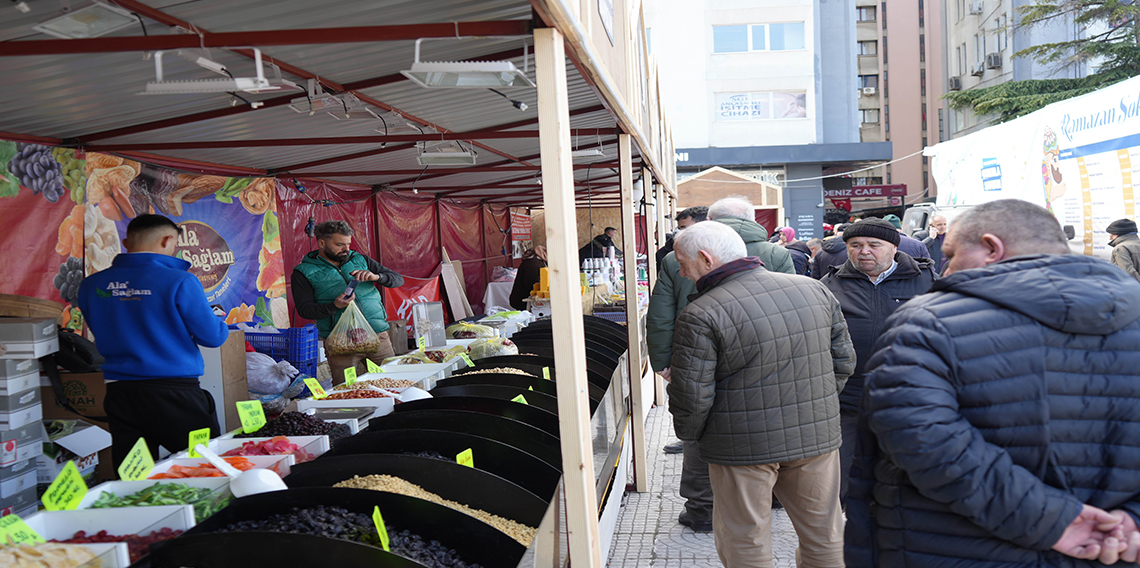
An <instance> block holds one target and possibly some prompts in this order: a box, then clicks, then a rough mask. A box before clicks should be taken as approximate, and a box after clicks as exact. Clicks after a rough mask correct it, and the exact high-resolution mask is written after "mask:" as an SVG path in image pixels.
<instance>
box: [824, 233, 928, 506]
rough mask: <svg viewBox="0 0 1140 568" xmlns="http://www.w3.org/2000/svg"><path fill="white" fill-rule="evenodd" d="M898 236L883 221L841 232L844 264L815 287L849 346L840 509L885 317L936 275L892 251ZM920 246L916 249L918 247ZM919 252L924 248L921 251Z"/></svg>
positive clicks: (842, 403) (922, 262)
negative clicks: (824, 294) (834, 312)
mask: <svg viewBox="0 0 1140 568" xmlns="http://www.w3.org/2000/svg"><path fill="white" fill-rule="evenodd" d="M901 240H902V235H901V234H899V232H898V230H897V229H895V227H894V225H892V224H891V223H890V222H888V221H886V220H883V219H875V218H870V219H863V220H861V221H859V222H857V223H854V224H852V225H850V226H848V227H847V228H846V230H844V231H843V241H844V243H845V244H846V246H847V262H845V263H843V264H842V265H840V266H831V267H829V268H828V270H827V273H826V274H825V275H824V277H823V279H822V280H821V282H823V284H824V285H825V286H827V289H828V290H831V293H832V294H833V295H834V296H835V299H837V300H839V305H840V307H841V308H843V317H844V318H845V319H846V320H847V327H848V329H849V330H850V333H851V342H852V343H853V344H854V345H855V358H856V360H855V373H854V374H852V375H851V377H850V378H849V379H848V380H847V385H846V386H845V387H844V388H843V391H842V392H840V393H839V420H840V425H841V426H842V429H843V445H842V446H841V447H840V448H839V459H840V464H841V468H842V472H841V484H840V494H839V496H840V503H842V504H844V505H846V497H847V485H848V484H847V480H848V476H849V474H850V471H851V467H852V463H853V460H854V458H855V455H856V453H855V447H856V440H857V439H858V437H859V429H858V418H859V415H858V409H859V406H860V400H861V399H862V398H863V374H864V373H865V372H866V371H867V359H869V358H870V357H871V353H872V347H873V346H874V344H875V340H876V339H878V337H879V334H880V333H882V332H883V331H884V329H885V327H884V326H885V324H886V320H887V317H888V316H890V315H891V314H892V313H893V312H894V311H895V310H896V309H898V308H899V306H901V305H902V304H903V303H904V302H906V301H907V300H909V299H911V298H913V297H915V296H917V295H919V294H925V293H926V292H927V290H929V289H930V286H931V285H932V284H934V280H935V279H936V278H937V275H936V274H935V272H934V262H933V261H932V260H930V259H929V258H920V259H916V258H912V257H911V256H910V255H908V254H906V253H905V252H902V251H900V250H898V246H899V242H900V241H901ZM920 246H921V243H920ZM922 248H923V250H925V249H926V247H925V246H924V247H922Z"/></svg>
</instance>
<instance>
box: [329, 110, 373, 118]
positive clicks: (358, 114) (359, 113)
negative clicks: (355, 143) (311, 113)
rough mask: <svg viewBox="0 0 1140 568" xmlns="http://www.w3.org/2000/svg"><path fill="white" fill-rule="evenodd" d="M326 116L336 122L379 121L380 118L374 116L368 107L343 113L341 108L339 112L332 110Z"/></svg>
mask: <svg viewBox="0 0 1140 568" xmlns="http://www.w3.org/2000/svg"><path fill="white" fill-rule="evenodd" d="M328 114H329V116H331V117H333V118H335V119H337V120H363V119H367V120H380V117H379V116H376V113H374V112H372V109H370V108H368V107H360V108H349V109H348V112H345V111H344V109H343V108H342V109H340V110H336V109H332V110H329V113H328Z"/></svg>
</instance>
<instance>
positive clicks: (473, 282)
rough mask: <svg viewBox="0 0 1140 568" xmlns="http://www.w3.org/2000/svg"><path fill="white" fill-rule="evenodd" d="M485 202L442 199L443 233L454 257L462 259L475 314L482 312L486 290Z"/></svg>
mask: <svg viewBox="0 0 1140 568" xmlns="http://www.w3.org/2000/svg"><path fill="white" fill-rule="evenodd" d="M482 211H483V206H482V205H481V204H479V203H478V202H461V201H453V200H450V199H448V200H440V202H439V219H440V235H441V236H442V237H443V247H444V248H445V249H447V254H448V256H449V257H450V258H451V260H453V261H455V260H459V261H463V279H464V281H465V282H464V284H465V285H466V288H467V302H468V303H469V304H471V309H472V311H474V312H475V313H476V314H481V313H483V292H484V290H486V288H487V276H486V274H485V273H484V266H483V238H482V235H481V234H480V218H481V217H482Z"/></svg>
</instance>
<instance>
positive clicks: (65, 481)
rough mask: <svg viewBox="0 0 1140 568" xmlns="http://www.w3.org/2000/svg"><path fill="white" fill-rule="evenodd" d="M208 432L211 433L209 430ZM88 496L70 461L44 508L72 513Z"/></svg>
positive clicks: (48, 493)
mask: <svg viewBox="0 0 1140 568" xmlns="http://www.w3.org/2000/svg"><path fill="white" fill-rule="evenodd" d="M206 432H207V433H209V429H208V428H207V429H206ZM86 495H87V483H85V482H84V481H83V476H82V475H80V474H79V468H77V467H75V462H74V461H68V462H67V465H65V466H63V471H61V472H60V473H59V477H56V478H55V481H53V482H51V485H49V486H48V488H47V491H45V492H44V497H43V502H44V508H45V509H47V510H49V511H71V510H74V509H77V508H78V507H79V502H80V501H83V497H84V496H86Z"/></svg>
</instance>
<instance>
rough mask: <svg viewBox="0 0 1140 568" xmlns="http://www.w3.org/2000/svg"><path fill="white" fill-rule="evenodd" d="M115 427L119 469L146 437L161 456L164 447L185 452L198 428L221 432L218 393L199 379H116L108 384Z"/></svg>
mask: <svg viewBox="0 0 1140 568" xmlns="http://www.w3.org/2000/svg"><path fill="white" fill-rule="evenodd" d="M103 409H104V410H105V411H106V413H107V421H108V426H110V429H111V456H112V458H113V460H114V462H115V469H118V468H119V464H121V463H123V460H124V459H126V457H127V454H128V453H129V452H130V451H131V448H132V447H134V445H135V443H136V442H138V440H139V438H145V439H146V444H147V446H148V447H149V448H150V453H151V455H152V456H154V458H155V459H156V460H157V459H158V447H159V446H162V447H164V448H166V449H167V450H170V451H171V452H180V451H182V450H185V449H186V447H187V445H188V443H189V434H190V432H191V431H192V430H200V429H202V428H209V429H210V437H211V438H213V437H216V436H218V435H219V434H220V433H221V429H220V428H219V427H218V413H217V411H216V410H215V408H214V397H213V396H211V395H210V393H208V392H206V391H204V390H202V388H201V387H200V386H198V379H197V378H189V379H145V380H138V381H115V382H113V383H108V384H107V396H106V397H105V398H104V399H103Z"/></svg>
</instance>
